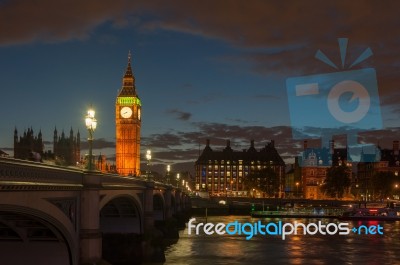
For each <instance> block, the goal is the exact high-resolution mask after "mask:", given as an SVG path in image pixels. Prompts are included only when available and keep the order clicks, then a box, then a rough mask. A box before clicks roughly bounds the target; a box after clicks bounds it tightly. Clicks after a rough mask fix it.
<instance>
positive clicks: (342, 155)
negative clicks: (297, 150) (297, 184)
mask: <svg viewBox="0 0 400 265" xmlns="http://www.w3.org/2000/svg"><path fill="white" fill-rule="evenodd" d="M299 163H300V167H301V175H302V183H301V184H302V190H303V197H304V198H305V199H311V200H313V199H314V200H318V199H325V195H324V193H323V192H322V191H321V186H322V185H323V183H324V182H325V178H326V174H327V172H328V169H329V168H330V167H332V166H341V165H347V166H349V167H350V168H351V161H347V148H335V142H334V141H333V140H332V141H330V142H329V147H322V148H309V147H308V146H307V141H304V150H303V153H302V155H301V157H300V158H299ZM350 177H351V176H350Z"/></svg>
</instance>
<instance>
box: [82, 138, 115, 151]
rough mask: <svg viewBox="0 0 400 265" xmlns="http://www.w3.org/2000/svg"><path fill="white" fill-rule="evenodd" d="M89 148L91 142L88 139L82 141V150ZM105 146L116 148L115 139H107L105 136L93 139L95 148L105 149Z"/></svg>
mask: <svg viewBox="0 0 400 265" xmlns="http://www.w3.org/2000/svg"><path fill="white" fill-rule="evenodd" d="M88 148H89V143H88V142H87V141H81V150H85V149H88ZM105 148H115V140H111V141H109V140H106V139H104V138H99V139H94V140H93V149H105Z"/></svg>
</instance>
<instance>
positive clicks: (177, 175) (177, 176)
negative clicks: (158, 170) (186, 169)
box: [176, 173, 180, 188]
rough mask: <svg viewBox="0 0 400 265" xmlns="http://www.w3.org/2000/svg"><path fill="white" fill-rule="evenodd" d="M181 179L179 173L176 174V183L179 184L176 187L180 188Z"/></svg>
mask: <svg viewBox="0 0 400 265" xmlns="http://www.w3.org/2000/svg"><path fill="white" fill-rule="evenodd" d="M179 177H180V176H179V173H178V174H176V180H177V182H176V183H177V184H176V185H177V186H178V188H179Z"/></svg>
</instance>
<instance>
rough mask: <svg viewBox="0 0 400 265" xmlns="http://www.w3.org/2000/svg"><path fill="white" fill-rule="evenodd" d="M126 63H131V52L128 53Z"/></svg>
mask: <svg viewBox="0 0 400 265" xmlns="http://www.w3.org/2000/svg"><path fill="white" fill-rule="evenodd" d="M128 63H131V50H129V51H128Z"/></svg>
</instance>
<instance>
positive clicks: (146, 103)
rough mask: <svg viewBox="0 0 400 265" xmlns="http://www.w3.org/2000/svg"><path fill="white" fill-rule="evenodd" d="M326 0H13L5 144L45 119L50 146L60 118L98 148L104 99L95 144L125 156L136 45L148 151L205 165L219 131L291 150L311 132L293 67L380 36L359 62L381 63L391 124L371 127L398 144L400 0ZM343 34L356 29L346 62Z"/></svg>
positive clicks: (4, 63) (1, 11)
mask: <svg viewBox="0 0 400 265" xmlns="http://www.w3.org/2000/svg"><path fill="white" fill-rule="evenodd" d="M321 2H322V1H172V2H170V1H169V2H168V4H166V3H167V2H165V1H130V0H113V1H99V0H86V1H75V0H68V1H66V0H58V1H53V0H37V1H24V0H12V1H11V0H10V1H7V0H0V69H1V74H0V91H1V104H0V113H1V123H0V149H2V150H3V151H6V152H7V153H9V154H12V147H13V131H14V128H15V127H16V128H17V129H18V132H19V134H22V133H23V131H24V130H25V129H27V128H29V127H32V128H33V130H34V131H35V134H36V133H37V132H38V131H39V130H41V131H42V133H43V138H44V140H45V141H47V142H48V143H49V144H48V145H46V149H49V148H50V147H51V141H52V137H53V130H54V127H55V126H56V127H57V129H58V131H59V132H61V131H62V130H64V131H65V132H66V133H67V134H68V133H69V130H70V128H71V127H72V128H73V130H74V132H76V131H77V130H78V129H79V131H80V133H81V140H82V141H83V143H82V147H83V148H85V147H86V146H87V145H86V143H85V142H86V138H87V131H86V129H85V126H84V115H85V114H86V111H87V109H88V108H89V106H90V105H91V104H92V105H93V108H94V109H95V110H96V117H97V119H98V129H97V130H96V132H95V138H96V140H95V148H96V150H95V153H96V154H99V153H100V152H102V153H103V154H106V155H107V156H108V157H109V158H110V159H114V158H115V99H116V96H117V90H118V89H120V88H121V84H122V83H121V82H122V76H123V73H124V71H125V68H126V64H127V55H128V51H129V50H130V51H131V53H132V68H133V71H134V75H135V78H136V89H137V92H138V95H139V97H140V99H141V101H142V132H141V136H142V143H141V145H142V154H143V153H145V151H146V149H151V150H152V151H153V158H154V160H153V161H154V163H155V164H167V163H173V164H175V166H176V167H175V169H176V168H190V167H193V163H194V161H195V160H196V158H197V156H198V152H199V144H200V148H201V150H202V149H203V148H204V144H205V141H206V139H208V138H209V139H211V144H212V148H213V149H215V150H219V149H221V148H223V147H222V146H223V145H225V141H226V140H227V139H230V140H231V143H232V144H231V145H232V148H233V149H236V150H242V149H244V148H248V147H249V143H250V140H251V139H254V140H255V142H256V147H257V148H260V147H262V146H263V145H265V144H266V143H267V142H269V141H270V140H275V146H276V147H277V149H278V151H279V152H280V154H281V155H282V156H283V157H284V158H285V159H286V161H289V162H290V159H289V158H290V157H293V156H294V155H295V154H297V153H298V151H299V150H300V147H301V146H302V139H301V140H300V139H296V140H293V139H292V130H291V127H290V126H291V120H290V113H289V105H288V94H287V89H286V80H287V79H288V78H291V77H298V76H306V75H315V74H327V73H336V72H339V71H346V70H347V69H349V66H350V65H351V64H352V63H353V62H354V61H355V60H356V59H357V58H358V57H359V56H360V54H362V52H363V51H365V50H366V49H367V48H370V49H371V51H372V53H373V55H372V56H370V57H369V58H367V59H366V60H364V61H363V62H361V63H360V64H357V65H356V66H354V67H352V68H351V69H352V70H357V69H363V68H374V69H375V71H376V76H377V86H378V92H379V101H380V105H381V115H382V120H383V129H381V130H379V131H373V132H365V133H363V134H362V136H363V137H362V139H361V140H362V141H365V142H372V143H374V144H376V143H379V144H380V145H381V146H383V147H385V148H388V147H391V142H392V141H393V140H400V135H399V129H398V128H399V124H400V121H399V114H400V105H399V104H398V102H399V101H400V92H399V88H398V86H399V85H398V84H400V17H399V14H398V12H399V10H400V3H399V2H397V1H329V2H328V1H323V2H324V3H321ZM327 2H328V3H327ZM338 38H348V45H347V53H346V58H345V63H344V67H343V68H342V67H341V56H340V51H339V46H338ZM318 50H321V51H322V52H323V53H324V54H325V55H326V56H327V57H328V58H330V59H331V60H332V62H333V63H335V64H336V65H338V66H339V68H338V69H335V68H333V67H331V66H329V65H327V64H326V63H324V62H322V61H320V60H317V59H316V58H315V54H316V52H317V51H318ZM372 100H374V99H372ZM314 113H319V110H318V108H316V109H315V111H314ZM317 115H318V114H317ZM321 115H322V114H321ZM320 118H321V119H322V120H323V119H324V118H323V117H322V116H321V117H320ZM304 119H307V117H304ZM342 133H343V134H344V133H346V131H342ZM338 143H339V144H340V143H342V144H344V143H345V142H344V141H343V137H341V138H340V137H339V138H338ZM178 164H180V165H178ZM175 169H174V170H175Z"/></svg>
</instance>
